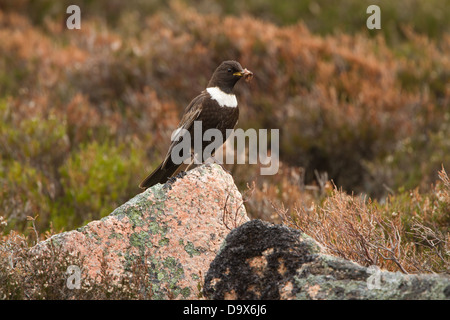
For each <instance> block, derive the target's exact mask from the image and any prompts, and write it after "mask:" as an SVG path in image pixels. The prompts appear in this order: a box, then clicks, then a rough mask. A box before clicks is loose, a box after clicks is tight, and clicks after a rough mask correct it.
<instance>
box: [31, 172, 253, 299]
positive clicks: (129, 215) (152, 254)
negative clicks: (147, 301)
mask: <svg viewBox="0 0 450 320" xmlns="http://www.w3.org/2000/svg"><path fill="white" fill-rule="evenodd" d="M248 220H249V219H248V217H247V215H246V212H245V208H244V206H243V202H242V196H241V194H240V193H239V191H238V190H237V188H236V186H235V184H234V182H233V178H232V177H231V175H229V174H228V173H226V172H225V171H224V170H223V169H222V168H221V167H220V166H218V165H215V164H213V165H203V166H200V167H198V168H196V169H193V170H191V171H189V172H188V174H187V175H186V176H184V177H183V178H182V179H177V180H176V181H175V182H173V183H171V184H170V185H169V184H166V185H164V186H163V185H161V184H158V185H156V186H154V187H152V188H150V189H147V190H146V191H144V192H142V193H141V194H138V195H137V196H135V197H134V198H133V199H131V200H129V201H128V202H127V203H125V204H124V205H122V206H121V207H119V208H117V209H116V210H115V211H114V212H112V213H111V214H110V215H109V216H107V217H105V218H103V219H101V220H99V221H93V222H91V223H89V224H87V225H86V226H84V227H81V228H79V229H77V230H73V231H69V232H64V233H61V234H57V235H55V236H53V237H51V238H49V239H48V240H46V241H43V242H41V243H39V244H38V245H37V246H36V248H35V250H36V252H40V251H41V252H42V250H46V249H49V248H50V247H51V246H57V247H58V248H62V250H63V251H65V252H68V253H70V254H71V255H72V256H77V257H79V258H80V260H82V261H83V265H82V266H79V267H80V269H81V270H82V271H81V276H82V277H83V278H86V277H87V278H89V279H91V280H92V279H98V278H99V275H100V274H101V273H103V274H109V275H111V278H112V279H114V281H117V282H118V281H120V279H121V278H122V279H123V278H124V277H132V276H133V274H132V270H131V269H132V268H131V266H132V264H133V263H134V262H135V261H144V262H145V265H146V266H147V270H148V275H147V281H149V282H150V285H145V286H144V287H145V288H150V289H149V290H151V292H148V293H147V294H146V295H145V296H146V297H148V298H151V299H197V298H198V297H199V296H200V295H199V294H200V292H199V291H201V287H202V284H203V277H204V275H205V274H206V272H207V270H208V268H209V265H210V263H211V261H212V260H213V259H214V257H215V256H216V253H217V252H218V251H219V247H220V245H221V243H222V242H223V240H224V238H225V236H226V235H227V234H228V233H229V231H230V229H232V228H234V227H236V226H238V225H240V224H241V223H244V222H246V221H248Z"/></svg>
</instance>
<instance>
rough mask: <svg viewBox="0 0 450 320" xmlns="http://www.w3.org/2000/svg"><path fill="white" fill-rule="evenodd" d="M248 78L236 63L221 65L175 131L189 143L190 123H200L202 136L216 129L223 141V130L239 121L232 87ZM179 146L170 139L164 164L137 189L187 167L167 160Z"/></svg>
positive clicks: (165, 179) (230, 127)
mask: <svg viewBox="0 0 450 320" xmlns="http://www.w3.org/2000/svg"><path fill="white" fill-rule="evenodd" d="M252 76H253V73H252V72H250V71H248V70H247V69H244V68H242V66H241V65H240V64H239V62H237V61H224V62H222V63H221V64H220V66H219V67H217V69H216V70H215V71H214V73H213V75H212V77H211V79H210V80H209V83H208V86H207V88H206V90H204V91H202V92H201V93H200V94H199V95H198V96H197V97H195V98H194V99H193V100H192V101H191V103H189V105H188V106H187V107H186V109H185V111H184V115H183V117H182V119H181V121H180V124H179V125H178V129H185V130H187V131H188V132H189V133H190V135H191V142H192V143H193V141H194V121H202V135H203V133H204V132H205V131H206V130H208V129H212V128H216V129H219V130H220V131H221V132H222V136H223V137H224V139H223V141H225V140H226V138H227V137H226V135H225V134H226V130H227V129H234V127H235V125H236V123H237V121H238V118H239V109H238V107H237V100H236V97H235V96H234V94H233V93H232V91H233V88H234V85H235V84H236V83H237V82H238V81H239V80H240V79H241V78H242V77H244V78H245V79H246V80H247V79H251V77H252ZM179 142H180V140H178V139H173V141H172V144H171V145H170V147H169V150H168V152H167V154H166V157H165V158H164V161H163V162H162V163H161V164H160V165H159V166H158V167H157V168H156V169H155V170H154V171H153V172H152V173H151V174H150V175H149V176H148V177H147V178H145V179H144V180H143V181H142V182H141V184H140V185H139V187H140V188H142V189H146V188H149V187H151V186H153V185H155V184H157V183H165V182H166V181H167V180H168V179H169V178H171V177H173V176H175V175H176V174H178V172H180V171H182V170H186V169H187V168H188V167H189V165H188V164H185V163H181V164H175V163H173V161H172V159H171V154H172V151H173V148H174V147H175V146H176V145H177V144H178V143H179ZM210 143H211V142H210V141H207V142H203V148H202V149H204V148H205V147H206V146H207V145H209V144H210ZM192 147H193V146H192Z"/></svg>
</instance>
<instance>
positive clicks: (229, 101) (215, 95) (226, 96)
mask: <svg viewBox="0 0 450 320" xmlns="http://www.w3.org/2000/svg"><path fill="white" fill-rule="evenodd" d="M206 91H208V93H209V94H210V95H211V98H212V99H213V100H216V101H217V103H218V104H219V106H221V107H228V108H236V107H237V104H238V103H237V99H236V96H235V95H234V94H232V93H225V92H223V91H222V90H220V89H219V88H217V87H211V88H206Z"/></svg>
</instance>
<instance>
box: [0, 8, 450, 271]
mask: <svg viewBox="0 0 450 320" xmlns="http://www.w3.org/2000/svg"><path fill="white" fill-rule="evenodd" d="M328 2H331V1H328ZM79 3H80V7H81V10H82V27H81V30H68V29H66V27H65V19H66V17H67V15H66V14H65V8H66V7H67V6H66V5H65V2H64V1H61V2H59V1H58V2H57V4H55V3H54V2H52V1H26V0H23V1H6V2H4V3H3V4H0V42H1V45H0V118H1V121H0V186H1V187H0V208H1V209H0V210H1V211H0V216H1V217H2V220H0V222H1V223H2V230H3V238H4V239H3V240H4V241H3V242H2V243H3V244H4V245H3V244H2V246H3V247H2V248H6V246H11V248H12V249H11V250H16V249H17V248H18V247H17V246H18V245H17V246H16V247H14V246H13V245H12V244H13V243H16V244H17V241H19V242H20V246H24V241H25V242H34V241H36V240H37V239H36V236H35V234H37V233H38V234H42V235H44V234H45V233H46V232H47V233H52V232H55V231H60V230H62V229H64V230H71V229H74V228H77V227H80V226H82V225H83V224H86V223H87V222H89V221H92V220H95V219H99V218H101V217H103V216H105V215H107V214H109V213H110V212H111V211H112V210H114V209H115V208H116V207H117V206H119V205H120V204H122V203H124V202H125V201H127V200H128V199H130V198H132V197H133V196H134V195H136V194H137V193H138V192H140V190H139V189H138V187H137V186H138V184H139V182H140V180H141V179H142V178H144V177H145V176H146V174H147V173H149V172H150V171H151V170H152V169H153V168H154V167H155V166H156V165H157V164H159V161H160V160H161V159H162V157H163V155H164V153H165V152H166V150H167V146H168V142H169V141H170V134H171V132H172V130H174V129H175V128H176V126H177V123H178V120H179V118H180V115H181V114H182V111H183V110H184V107H185V106H186V105H187V103H188V102H189V101H190V100H191V99H192V98H193V97H194V96H195V95H196V94H197V93H198V92H200V91H201V90H203V89H204V87H205V86H206V83H207V81H208V79H209V76H210V75H211V72H212V70H214V68H215V67H216V66H217V64H218V63H219V62H221V61H222V60H225V59H235V60H238V61H240V63H241V64H242V65H243V66H245V67H248V68H249V69H250V70H252V71H253V72H254V73H255V78H254V79H253V81H252V82H251V83H249V84H247V83H245V84H244V83H240V84H239V85H238V86H237V88H236V94H237V96H238V100H239V104H240V108H241V109H240V119H239V124H238V127H240V128H243V129H244V130H245V129H248V128H255V129H271V128H275V129H280V161H281V166H280V170H279V172H278V174H277V175H274V176H260V175H259V172H260V170H259V167H258V165H226V166H225V168H226V169H227V170H229V171H230V172H231V173H232V174H233V177H234V179H235V183H236V185H237V186H238V187H239V189H240V191H241V192H242V193H245V195H246V200H245V206H246V208H247V211H248V213H249V215H250V216H251V217H253V218H261V219H264V220H267V221H273V222H276V223H286V224H288V225H291V226H293V227H296V228H300V229H301V230H303V231H304V232H306V233H307V234H309V235H310V236H312V237H314V238H315V239H316V240H318V241H319V242H321V243H323V244H324V245H325V246H326V247H328V248H329V250H331V251H332V252H333V253H334V254H337V255H340V256H342V257H346V258H349V259H352V260H354V261H357V262H359V263H361V264H364V265H373V264H376V265H379V266H381V267H383V268H387V269H389V270H393V271H397V270H398V271H402V272H411V273H414V272H447V273H448V272H449V264H448V259H449V254H448V252H449V250H450V249H449V227H450V183H449V179H448V175H447V172H448V170H449V168H450V139H449V138H448V137H449V136H450V107H449V105H450V85H449V84H450V81H449V79H450V35H449V32H448V31H449V23H448V21H447V20H448V19H447V18H448V6H447V7H446V8H445V7H444V8H441V4H440V3H441V2H438V1H431V2H428V1H427V2H423V3H422V2H421V4H420V5H418V6H419V7H418V8H414V6H412V5H411V1H402V2H399V3H402V4H404V7H402V6H401V5H400V4H391V5H389V4H387V2H384V1H381V4H380V6H381V7H382V8H383V5H385V6H386V7H384V8H385V9H386V10H384V11H383V13H382V17H383V20H382V21H383V22H382V26H383V27H382V30H380V31H379V32H378V31H374V30H372V31H370V32H369V31H368V30H367V29H365V18H366V17H367V15H366V14H365V8H364V6H362V5H361V4H359V2H356V1H345V2H344V3H341V6H342V7H345V5H346V4H347V6H346V8H347V9H346V10H343V9H342V8H341V7H338V6H337V5H335V6H333V5H331V4H328V5H325V4H326V3H327V2H323V3H322V5H321V6H319V9H317V6H315V5H314V3H315V2H313V1H306V2H302V4H300V2H299V3H298V4H292V5H293V7H289V6H288V5H287V4H286V3H287V2H284V1H281V2H278V1H277V2H276V3H279V5H278V6H276V5H275V4H274V3H275V2H274V3H272V2H269V1H262V2H261V3H265V4H266V5H265V6H263V5H261V4H258V3H256V2H255V3H253V2H252V1H248V2H242V3H241V2H239V3H241V4H239V3H238V2H237V1H236V5H235V6H233V5H231V4H229V5H228V6H226V5H223V4H219V3H215V2H214V3H213V4H212V5H211V7H208V4H207V3H204V2H199V4H198V8H197V9H196V8H194V6H192V5H189V4H187V3H184V2H177V1H172V2H169V3H166V2H164V3H158V2H157V1H155V2H151V3H149V4H142V3H141V2H139V1H130V2H126V3H127V5H125V2H122V1H111V2H108V5H106V2H102V1H95V2H94V3H91V2H89V1H86V2H81V1H80V2H79ZM289 3H291V2H289ZM424 3H427V5H425V4H424ZM433 4H435V6H433ZM214 8H215V9H214ZM333 8H334V9H333ZM318 10H319V11H318ZM446 10H447V14H446ZM346 11H347V13H346ZM295 12H298V15H294V13H295ZM352 12H353V13H354V12H361V14H360V15H358V16H357V18H352V16H351V13H352ZM408 12H409V13H410V14H409V15H408V14H407V13H408ZM346 14H347V16H348V23H344V22H343V21H342V19H340V20H339V19H338V17H347V16H346ZM419 16H420V19H419ZM422 16H423V18H422ZM313 17H316V18H317V19H318V17H321V19H322V20H320V21H322V23H321V24H318V22H317V19H313ZM326 17H330V18H329V19H327V18H326ZM390 17H391V18H390ZM408 17H409V18H408ZM389 18H390V19H389ZM315 21H316V22H315ZM384 21H386V24H384ZM393 21H395V23H394V22H393ZM27 217H33V218H32V221H33V228H34V230H35V231H36V232H34V231H33V230H32V231H30V230H29V229H28V227H29V226H30V220H27ZM17 232H18V233H21V234H22V233H23V234H22V235H18V234H17ZM18 237H20V240H17V239H19V238H18ZM43 237H44V236H41V237H40V238H43ZM26 238H29V239H28V240H26ZM24 239H25V240H24ZM14 241H16V242H14ZM14 248H16V249H14ZM21 248H22V249H20V250H26V249H24V248H23V247H21ZM17 250H19V249H17ZM3 258H5V259H7V257H5V256H2V257H1V259H3ZM36 263H37V262H36Z"/></svg>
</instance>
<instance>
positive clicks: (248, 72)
mask: <svg viewBox="0 0 450 320" xmlns="http://www.w3.org/2000/svg"><path fill="white" fill-rule="evenodd" d="M250 75H253V72H251V71H250V70H247V68H245V69H244V70H241V71H238V72H235V73H233V76H238V77H244V76H250Z"/></svg>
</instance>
